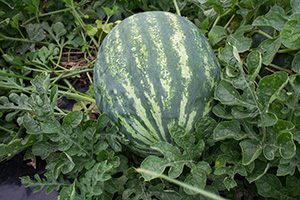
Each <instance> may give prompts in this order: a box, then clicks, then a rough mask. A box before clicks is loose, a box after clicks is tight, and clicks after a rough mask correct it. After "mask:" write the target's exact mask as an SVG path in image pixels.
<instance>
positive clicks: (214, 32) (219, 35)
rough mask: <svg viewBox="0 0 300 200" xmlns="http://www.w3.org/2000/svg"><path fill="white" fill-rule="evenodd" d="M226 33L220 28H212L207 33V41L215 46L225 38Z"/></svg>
mask: <svg viewBox="0 0 300 200" xmlns="http://www.w3.org/2000/svg"><path fill="white" fill-rule="evenodd" d="M226 36H227V33H226V31H225V29H224V27H222V26H214V27H213V28H212V29H211V30H210V31H209V33H208V38H209V41H210V42H211V44H212V45H215V44H217V43H218V42H220V41H221V40H222V39H224V38H226Z"/></svg>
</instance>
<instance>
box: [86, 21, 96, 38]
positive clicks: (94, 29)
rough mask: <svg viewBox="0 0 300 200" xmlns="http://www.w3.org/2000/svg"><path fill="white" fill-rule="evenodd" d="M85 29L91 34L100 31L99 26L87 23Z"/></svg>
mask: <svg viewBox="0 0 300 200" xmlns="http://www.w3.org/2000/svg"><path fill="white" fill-rule="evenodd" d="M85 31H86V33H87V34H88V35H89V36H94V35H96V33H97V32H98V28H97V27H95V26H93V25H91V24H87V25H86V26H85Z"/></svg>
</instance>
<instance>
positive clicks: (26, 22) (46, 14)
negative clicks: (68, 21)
mask: <svg viewBox="0 0 300 200" xmlns="http://www.w3.org/2000/svg"><path fill="white" fill-rule="evenodd" d="M70 10H71V8H65V9H61V10H56V11H52V12H48V13H43V14H39V15H38V17H45V16H48V15H53V14H57V13H61V12H66V11H70ZM36 18H37V16H35V17H32V18H30V19H28V20H27V21H25V22H24V23H23V24H22V26H25V25H26V24H28V23H29V22H31V21H32V20H35V19H36Z"/></svg>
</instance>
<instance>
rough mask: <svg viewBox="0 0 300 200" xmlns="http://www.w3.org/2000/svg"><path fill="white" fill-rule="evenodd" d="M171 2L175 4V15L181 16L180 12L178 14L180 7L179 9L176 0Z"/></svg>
mask: <svg viewBox="0 0 300 200" xmlns="http://www.w3.org/2000/svg"><path fill="white" fill-rule="evenodd" d="M173 3H174V6H175V9H176V13H177V15H179V16H181V14H180V9H179V7H178V5H177V2H176V0H173Z"/></svg>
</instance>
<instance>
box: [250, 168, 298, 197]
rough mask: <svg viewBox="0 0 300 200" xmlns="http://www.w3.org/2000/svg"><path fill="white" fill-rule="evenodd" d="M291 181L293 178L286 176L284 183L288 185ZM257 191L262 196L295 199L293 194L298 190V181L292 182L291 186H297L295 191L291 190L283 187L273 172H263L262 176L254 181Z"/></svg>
mask: <svg viewBox="0 0 300 200" xmlns="http://www.w3.org/2000/svg"><path fill="white" fill-rule="evenodd" d="M291 181H295V179H294V178H287V180H286V185H287V186H290V184H292V182H291ZM255 184H256V187H257V189H258V193H259V194H260V195H261V196H263V197H273V198H275V199H278V200H286V199H289V200H292V199H295V200H296V199H297V198H296V196H295V194H298V193H299V192H298V191H299V189H298V188H299V181H296V182H294V183H293V188H297V189H296V190H295V191H291V190H292V189H291V188H288V187H283V185H282V183H281V182H280V180H279V179H278V178H277V177H276V176H275V175H273V174H265V175H264V176H263V177H262V178H260V179H258V180H257V181H255Z"/></svg>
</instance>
